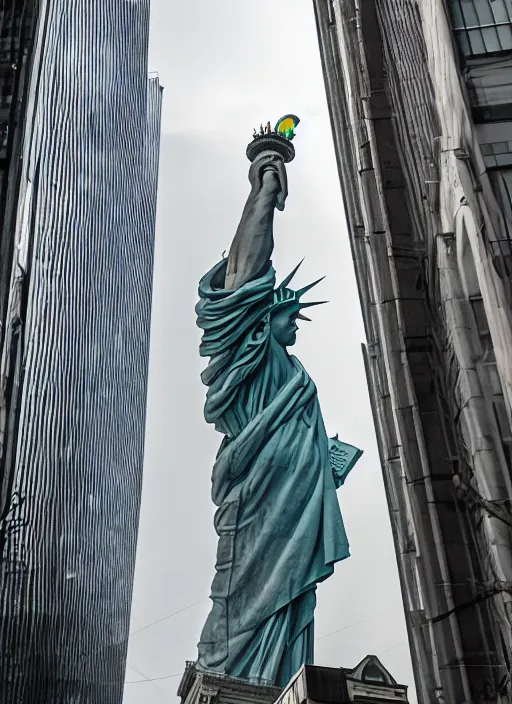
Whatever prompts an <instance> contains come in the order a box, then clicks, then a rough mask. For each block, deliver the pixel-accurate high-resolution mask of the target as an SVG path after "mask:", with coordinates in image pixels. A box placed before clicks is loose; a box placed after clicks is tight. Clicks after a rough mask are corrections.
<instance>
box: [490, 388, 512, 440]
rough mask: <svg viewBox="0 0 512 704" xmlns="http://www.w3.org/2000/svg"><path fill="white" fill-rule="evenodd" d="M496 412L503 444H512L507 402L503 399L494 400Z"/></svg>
mask: <svg viewBox="0 0 512 704" xmlns="http://www.w3.org/2000/svg"><path fill="white" fill-rule="evenodd" d="M494 411H495V413H496V420H497V421H498V426H499V429H500V434H501V440H502V442H506V443H509V442H511V441H512V432H511V430H510V424H509V422H508V417H507V409H506V407H505V401H504V399H503V398H497V399H494Z"/></svg>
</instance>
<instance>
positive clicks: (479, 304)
mask: <svg viewBox="0 0 512 704" xmlns="http://www.w3.org/2000/svg"><path fill="white" fill-rule="evenodd" d="M470 300H471V306H472V307H473V313H474V314H475V318H476V324H477V327H478V332H479V333H480V335H487V333H488V332H489V323H488V322H487V315H486V314H485V308H484V302H483V300H482V299H481V298H471V299H470Z"/></svg>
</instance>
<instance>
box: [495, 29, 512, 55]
mask: <svg viewBox="0 0 512 704" xmlns="http://www.w3.org/2000/svg"><path fill="white" fill-rule="evenodd" d="M497 32H498V37H499V41H500V44H501V46H502V49H503V51H509V50H510V49H512V28H511V27H507V26H501V27H497Z"/></svg>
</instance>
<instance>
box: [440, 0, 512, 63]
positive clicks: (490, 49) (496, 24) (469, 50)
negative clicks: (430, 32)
mask: <svg viewBox="0 0 512 704" xmlns="http://www.w3.org/2000/svg"><path fill="white" fill-rule="evenodd" d="M448 4H449V7H450V12H451V16H452V22H453V29H454V31H455V33H456V35H457V39H458V41H459V44H460V48H461V49H462V52H463V53H464V55H465V56H482V55H485V54H497V53H502V52H504V51H507V52H508V51H512V0H448Z"/></svg>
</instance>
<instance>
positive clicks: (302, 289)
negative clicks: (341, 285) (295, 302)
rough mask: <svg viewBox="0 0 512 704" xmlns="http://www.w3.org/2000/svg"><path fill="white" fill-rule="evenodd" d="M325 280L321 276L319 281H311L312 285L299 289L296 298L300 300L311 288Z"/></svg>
mask: <svg viewBox="0 0 512 704" xmlns="http://www.w3.org/2000/svg"><path fill="white" fill-rule="evenodd" d="M324 279H325V276H322V278H321V279H317V280H316V281H313V283H312V284H308V285H307V286H304V288H301V289H299V290H298V291H297V298H301V296H303V295H304V294H305V293H307V292H308V291H309V290H310V289H312V288H313V286H316V285H317V284H319V283H320V281H323V280H324Z"/></svg>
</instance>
